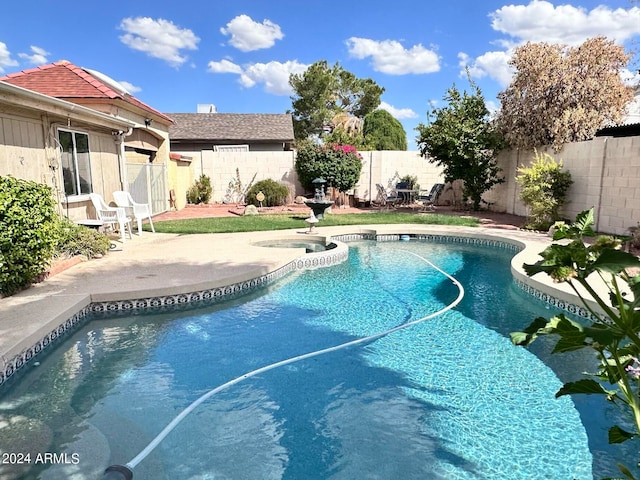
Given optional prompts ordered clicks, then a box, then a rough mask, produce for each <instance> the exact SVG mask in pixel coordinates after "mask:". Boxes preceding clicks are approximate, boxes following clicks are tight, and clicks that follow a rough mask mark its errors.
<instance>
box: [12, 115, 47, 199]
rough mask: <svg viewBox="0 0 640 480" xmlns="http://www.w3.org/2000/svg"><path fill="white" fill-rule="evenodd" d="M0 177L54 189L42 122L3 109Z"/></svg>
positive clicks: (35, 117)
mask: <svg viewBox="0 0 640 480" xmlns="http://www.w3.org/2000/svg"><path fill="white" fill-rule="evenodd" d="M0 175H13V176H15V177H17V178H22V179H24V180H32V181H35V182H39V183H44V184H46V185H48V186H50V187H54V180H55V178H54V176H53V175H52V171H51V169H50V168H49V163H48V162H47V156H46V154H45V143H44V133H43V125H42V120H41V119H40V118H39V117H37V116H33V115H29V114H28V113H27V112H19V111H17V110H15V109H11V113H8V111H7V110H6V109H3V108H2V106H0Z"/></svg>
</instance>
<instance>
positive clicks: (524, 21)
mask: <svg viewBox="0 0 640 480" xmlns="http://www.w3.org/2000/svg"><path fill="white" fill-rule="evenodd" d="M490 18H491V26H492V28H493V29H494V30H496V31H497V32H500V33H503V34H505V35H507V37H506V38H502V39H500V40H498V41H497V43H498V44H500V45H502V46H503V47H504V50H502V51H491V52H486V53H484V54H482V55H480V56H478V57H476V58H475V59H472V60H471V59H470V58H469V57H468V55H466V54H464V53H461V54H458V57H459V59H460V65H461V67H463V69H462V70H461V74H464V67H466V66H468V67H469V71H470V73H471V76H472V77H474V78H482V77H485V76H486V77H490V78H493V79H494V80H496V81H497V82H498V83H499V84H500V85H501V86H502V87H506V86H507V85H509V83H510V82H511V78H512V76H513V70H512V69H511V68H510V67H509V66H508V65H507V62H508V61H509V59H510V58H511V55H512V54H513V49H514V48H515V47H517V46H518V45H523V44H524V43H526V42H547V43H558V44H566V45H572V46H573V45H579V44H581V43H583V42H584V41H585V40H587V39H588V38H593V37H596V36H599V35H603V36H606V37H607V38H609V39H612V40H615V41H616V42H617V43H619V44H621V43H623V42H625V41H626V40H629V39H630V38H632V37H634V36H637V35H640V8H638V7H633V8H630V9H627V10H625V9H623V8H617V9H612V8H610V7H607V6H604V5H600V6H598V7H596V8H594V9H592V10H586V9H585V8H582V7H576V6H573V5H568V4H565V5H558V6H554V5H553V4H552V3H550V2H548V1H546V0H532V1H531V2H529V4H528V5H513V4H511V5H506V6H504V7H501V8H499V9H498V10H496V11H494V12H493V13H491V14H490Z"/></svg>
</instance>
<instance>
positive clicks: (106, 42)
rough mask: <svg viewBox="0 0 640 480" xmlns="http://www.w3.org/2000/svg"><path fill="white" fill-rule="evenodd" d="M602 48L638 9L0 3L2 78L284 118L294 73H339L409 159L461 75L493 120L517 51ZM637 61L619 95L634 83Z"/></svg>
mask: <svg viewBox="0 0 640 480" xmlns="http://www.w3.org/2000/svg"><path fill="white" fill-rule="evenodd" d="M598 35H604V36H606V37H607V38H609V39H611V40H614V41H615V42H616V43H617V44H619V45H624V46H625V48H626V49H627V51H628V52H629V53H633V51H634V50H640V1H638V0H635V1H634V0H612V1H607V2H602V1H591V0H571V1H569V2H563V1H547V0H531V1H522V0H515V1H513V2H512V3H510V2H509V1H508V0H507V1H494V0H482V1H478V0H448V1H429V0H422V1H419V2H418V1H407V0H395V1H393V2H389V1H385V2H382V1H379V0H369V1H366V2H364V1H351V2H348V1H344V0H343V1H337V0H324V1H322V2H319V1H314V2H304V1H300V0H297V1H290V0H272V1H269V2H267V1H259V0H235V1H220V0H206V1H205V0H201V1H193V0H182V1H175V0H170V1H167V0H154V1H148V0H136V1H131V2H117V3H104V2H93V1H84V2H79V1H77V0H73V1H72V0H57V1H55V2H54V1H50V0H42V1H40V2H37V6H36V5H35V4H34V3H33V2H27V1H20V2H17V1H14V0H5V5H3V14H2V15H1V16H0V75H5V74H8V73H13V72H17V71H20V70H25V69H29V68H33V67H34V66H37V65H43V64H47V63H52V62H55V61H59V60H68V61H70V62H71V63H73V64H75V65H77V66H80V67H85V68H89V69H92V70H98V71H99V72H102V73H103V74H106V75H108V76H109V77H111V78H113V79H115V80H116V81H118V82H120V83H121V84H122V85H123V86H124V87H125V88H127V89H128V91H129V92H130V93H131V94H132V95H134V96H135V97H137V98H138V99H140V100H142V101H143V102H145V103H147V104H148V105H150V106H152V107H154V108H155V109H157V110H159V111H161V112H164V113H177V112H180V113H195V112H196V109H197V105H198V104H213V105H215V107H216V109H217V111H218V112H224V113H284V112H285V111H287V110H289V109H291V98H290V97H291V95H292V92H291V90H290V87H289V84H288V79H289V75H290V74H291V73H297V74H299V73H302V72H304V70H305V69H306V67H307V66H309V65H311V64H312V63H314V62H316V61H319V60H326V61H327V62H328V63H329V64H330V65H333V64H334V63H336V62H338V63H339V64H340V65H341V66H342V67H343V68H344V69H346V70H348V71H350V72H352V73H354V74H355V75H356V76H357V77H359V78H372V79H373V80H375V81H376V82H377V83H378V84H379V85H380V86H381V87H383V88H384V89H385V91H384V93H383V95H382V97H381V100H382V103H381V108H385V109H386V110H388V111H389V112H390V113H391V114H392V115H393V116H394V117H396V118H397V119H398V120H400V121H401V122H402V124H403V126H404V128H405V130H406V132H407V136H408V138H409V140H410V142H409V143H410V146H409V148H410V149H415V148H416V145H415V143H413V142H412V140H413V139H415V137H416V131H415V127H416V126H417V125H418V124H420V123H427V122H428V112H429V111H430V110H431V109H432V108H434V107H435V108H439V107H442V106H443V105H444V104H445V103H444V102H443V97H444V95H445V94H446V90H447V89H448V88H450V87H451V86H453V85H454V84H455V86H456V87H457V88H458V89H459V90H465V89H467V90H468V89H469V82H468V80H467V75H466V73H465V72H466V69H467V68H468V71H469V72H470V75H471V77H472V79H473V81H474V82H475V83H476V84H477V85H478V86H479V87H480V88H481V90H482V93H483V94H484V97H485V99H486V101H487V103H488V106H489V108H490V109H497V108H498V106H499V104H498V102H497V100H496V95H497V94H498V93H499V92H500V91H502V90H504V89H505V88H506V87H507V86H508V84H509V82H510V79H511V76H512V74H513V72H512V71H511V70H510V69H509V66H508V64H507V62H508V59H509V57H510V55H511V52H512V51H513V49H514V48H515V47H517V46H519V45H522V44H524V43H526V42H528V41H531V42H542V41H544V42H548V43H561V44H565V45H578V44H580V43H582V42H583V41H584V40H586V39H587V38H591V37H594V36H598ZM639 57H640V56H639V55H635V56H634V60H632V62H631V64H630V66H629V71H627V72H623V74H624V76H625V81H627V82H630V83H631V82H634V81H635V82H638V81H640V75H638V74H637V73H636V74H635V75H634V74H633V73H631V72H632V71H635V72H637V70H638V68H640V61H638V59H639ZM412 143H413V145H412Z"/></svg>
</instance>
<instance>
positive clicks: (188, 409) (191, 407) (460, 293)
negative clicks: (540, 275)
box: [110, 250, 464, 470]
mask: <svg viewBox="0 0 640 480" xmlns="http://www.w3.org/2000/svg"><path fill="white" fill-rule="evenodd" d="M400 251H402V252H406V253H409V254H411V255H414V256H416V257H418V258H420V259H421V260H423V261H424V262H426V263H427V264H429V265H430V266H431V267H433V268H434V269H436V270H437V271H438V272H440V273H442V274H443V275H444V276H445V277H447V278H448V279H449V280H451V281H452V282H453V284H454V285H456V286H457V287H458V296H457V298H456V299H455V300H454V301H453V302H452V303H450V304H449V305H447V306H446V307H444V308H442V309H440V310H438V311H437V312H434V313H430V314H429V315H427V316H425V317H422V318H420V319H418V320H414V321H412V322H407V323H402V324H401V325H398V326H396V327H394V328H391V329H389V330H385V331H384V332H381V333H377V334H375V335H370V336H368V337H363V338H359V339H357V340H353V341H350V342H346V343H342V344H340V345H336V346H334V347H329V348H324V349H322V350H316V351H315V352H310V353H305V354H304V355H298V356H296V357H292V358H288V359H286V360H281V361H279V362H276V363H272V364H271V365H267V366H265V367H261V368H258V369H257V370H253V371H251V372H249V373H245V374H244V375H241V376H240V377H237V378H234V379H233V380H231V381H229V382H227V383H225V384H223V385H220V386H218V387H216V388H214V389H212V390H209V391H208V392H207V393H205V394H203V395H202V396H201V397H200V398H198V399H197V400H195V401H194V402H193V403H191V405H189V406H188V407H186V408H185V409H184V410H183V411H182V412H180V414H179V415H178V416H177V417H175V418H174V419H173V420H172V421H171V423H169V424H168V425H167V426H166V427H165V428H164V429H163V430H162V431H161V432H160V433H159V434H158V435H157V436H156V437H155V438H154V439H153V440H152V441H151V442H150V443H149V444H148V445H147V446H146V447H145V448H144V449H143V450H142V451H141V452H140V453H139V454H138V455H136V457H135V458H133V459H132V460H131V461H130V462H128V463H127V464H126V465H125V467H126V468H128V469H130V470H133V469H134V468H135V467H136V466H137V465H138V464H139V463H140V462H141V461H142V460H144V459H145V457H146V456H147V455H149V454H150V453H151V452H152V451H153V450H154V449H155V448H156V447H157V446H158V445H159V444H160V442H162V440H164V438H165V437H166V436H167V435H169V433H170V432H171V431H172V430H173V429H174V428H175V427H177V426H178V424H180V422H182V420H184V418H185V417H186V416H187V415H189V414H190V413H191V412H192V411H193V410H195V409H196V408H197V407H198V405H200V404H201V403H202V402H204V401H205V400H207V399H209V398H211V397H212V396H213V395H215V394H216V393H218V392H221V391H223V390H226V389H227V388H229V387H231V386H232V385H235V384H237V383H240V382H242V381H244V380H246V379H248V378H251V377H255V376H256V375H259V374H261V373H264V372H268V371H269V370H273V369H275V368H278V367H283V366H285V365H289V364H291V363H295V362H299V361H301V360H305V359H307V358H312V357H317V356H319V355H324V354H325V353H329V352H335V351H337V350H342V349H343V348H349V347H353V346H355V345H361V344H363V343H369V342H372V341H374V340H377V339H379V338H382V337H385V336H387V335H389V334H391V333H394V332H397V331H400V330H404V329H405V328H409V327H412V326H414V325H417V324H419V323H422V322H424V321H426V320H429V319H431V318H434V317H436V316H438V315H442V314H443V313H445V312H447V311H449V310H451V309H452V308H454V307H455V306H456V305H458V304H459V303H460V302H461V301H462V299H463V298H464V288H463V287H462V285H461V284H460V282H458V281H457V280H456V279H455V278H453V277H452V276H451V275H449V274H448V273H447V272H445V271H444V270H441V269H440V268H438V267H437V266H435V265H434V264H433V263H431V262H430V261H429V260H427V259H426V258H424V257H422V256H420V255H418V254H417V253H413V252H410V251H408V250H400ZM110 468H111V467H110Z"/></svg>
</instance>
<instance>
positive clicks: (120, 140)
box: [112, 127, 133, 192]
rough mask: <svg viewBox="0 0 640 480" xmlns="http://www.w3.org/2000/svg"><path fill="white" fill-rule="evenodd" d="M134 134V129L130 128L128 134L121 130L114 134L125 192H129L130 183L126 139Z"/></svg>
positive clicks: (121, 183)
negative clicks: (128, 179) (125, 146)
mask: <svg viewBox="0 0 640 480" xmlns="http://www.w3.org/2000/svg"><path fill="white" fill-rule="evenodd" d="M132 133H133V127H129V130H127V131H126V132H124V131H122V130H119V131H117V132H112V135H113V136H114V141H115V142H116V145H117V146H118V167H119V169H118V170H120V185H121V186H122V190H124V191H125V192H128V191H129V182H128V181H127V156H126V153H125V150H124V139H125V138H126V137H128V136H130V135H131V134H132Z"/></svg>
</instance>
